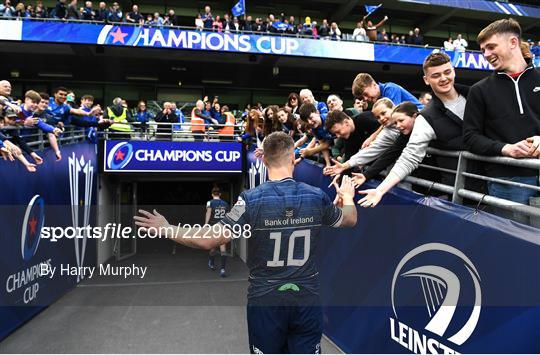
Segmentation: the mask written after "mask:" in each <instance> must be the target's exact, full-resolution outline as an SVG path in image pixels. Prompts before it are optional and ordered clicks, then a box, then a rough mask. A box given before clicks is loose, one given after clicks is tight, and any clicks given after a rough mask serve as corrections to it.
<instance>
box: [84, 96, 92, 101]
mask: <svg viewBox="0 0 540 355" xmlns="http://www.w3.org/2000/svg"><path fill="white" fill-rule="evenodd" d="M82 100H90V101H94V97H93V96H92V95H83V97H81V101H82Z"/></svg>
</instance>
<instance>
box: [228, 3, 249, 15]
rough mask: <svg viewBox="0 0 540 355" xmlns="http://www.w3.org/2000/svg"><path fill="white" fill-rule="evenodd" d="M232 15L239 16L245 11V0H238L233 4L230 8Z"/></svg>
mask: <svg viewBox="0 0 540 355" xmlns="http://www.w3.org/2000/svg"><path fill="white" fill-rule="evenodd" d="M231 12H232V14H233V16H236V17H238V16H240V15H243V14H245V13H246V3H245V0H238V2H237V3H236V5H234V6H233V8H232V10H231Z"/></svg>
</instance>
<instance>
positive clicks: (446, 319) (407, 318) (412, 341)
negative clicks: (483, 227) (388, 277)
mask: <svg viewBox="0 0 540 355" xmlns="http://www.w3.org/2000/svg"><path fill="white" fill-rule="evenodd" d="M458 275H459V276H458ZM391 297H392V309H393V311H394V317H390V337H391V339H392V340H394V341H396V342H397V343H398V344H400V345H401V346H403V347H405V348H406V349H408V350H410V351H412V352H414V353H417V354H427V353H429V354H437V353H441V352H442V353H445V354H453V353H457V351H456V350H454V349H453V347H455V346H456V345H458V346H461V345H463V344H464V343H465V342H466V341H467V339H469V337H470V336H471V335H472V333H473V332H474V330H475V328H476V325H477V323H478V319H479V317H480V309H481V303H482V291H481V288H480V276H479V274H478V271H477V269H476V267H475V266H474V265H473V263H472V262H471V260H470V259H469V258H468V257H467V256H466V255H465V254H463V253H462V252H461V251H460V250H458V249H456V248H454V247H451V246H449V245H446V244H441V243H429V244H424V245H421V246H419V247H417V248H415V249H413V250H411V251H410V252H409V253H407V255H405V256H404V257H403V259H401V261H400V262H399V264H398V266H397V267H396V271H395V272H394V276H393V279H392V289H391ZM411 303H412V304H411ZM458 305H459V307H458ZM421 328H423V331H422V330H421V331H418V330H417V329H421ZM426 331H427V332H426ZM433 335H436V337H432V336H433Z"/></svg>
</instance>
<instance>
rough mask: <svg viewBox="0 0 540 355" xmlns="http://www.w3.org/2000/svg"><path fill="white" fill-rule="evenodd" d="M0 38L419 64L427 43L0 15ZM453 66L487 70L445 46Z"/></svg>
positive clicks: (478, 58)
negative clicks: (16, 18)
mask: <svg viewBox="0 0 540 355" xmlns="http://www.w3.org/2000/svg"><path fill="white" fill-rule="evenodd" d="M0 40H10V41H29V42H40V43H46V42H49V43H79V44H92V45H96V44H99V45H108V46H126V47H145V48H170V49H181V50H198V51H210V52H231V53H251V54H260V55H286V56H298V57H315V58H328V59H345V60H359V61H369V62H382V63H400V64H412V65H421V64H422V62H423V60H424V58H425V57H426V56H427V55H428V54H430V53H432V52H433V51H434V50H440V49H433V48H425V47H413V46H405V45H392V44H381V43H369V42H353V41H326V40H318V39H311V38H297V37H290V36H283V37H281V36H271V35H263V34H261V35H259V34H242V33H221V32H207V31H194V30H180V29H173V28H160V27H144V26H126V25H103V24H84V23H61V22H42V21H30V20H26V21H8V20H0ZM448 54H449V55H450V56H451V57H452V63H453V64H454V66H455V67H456V68H464V69H473V70H492V67H491V65H490V64H489V63H488V62H487V61H486V60H485V58H484V57H483V56H482V54H481V53H480V52H472V51H466V52H457V51H456V52H448Z"/></svg>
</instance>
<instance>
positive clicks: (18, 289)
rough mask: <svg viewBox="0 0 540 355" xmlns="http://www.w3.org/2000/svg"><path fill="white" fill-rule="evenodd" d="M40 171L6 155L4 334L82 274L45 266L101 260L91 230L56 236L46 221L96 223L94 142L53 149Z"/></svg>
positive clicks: (0, 170)
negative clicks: (49, 234) (47, 234)
mask: <svg viewBox="0 0 540 355" xmlns="http://www.w3.org/2000/svg"><path fill="white" fill-rule="evenodd" d="M40 155H41V157H42V158H43V160H44V163H43V164H42V165H39V166H38V170H37V172H35V173H30V172H28V171H26V169H25V168H24V167H23V165H22V164H15V163H11V162H4V161H1V160H0V181H1V184H2V193H0V226H1V228H0V340H1V339H3V338H5V337H6V336H7V335H8V334H9V333H11V332H12V331H13V330H15V329H16V328H17V327H19V326H20V325H21V324H23V323H24V322H26V321H27V320H29V319H30V318H32V317H33V316H34V315H35V314H36V313H38V312H39V311H41V310H42V309H44V308H45V307H46V306H48V305H50V304H52V303H53V302H54V301H56V300H57V299H58V298H60V297H61V296H62V295H64V294H65V293H66V292H68V291H69V290H70V289H71V288H73V287H74V286H75V285H76V284H77V283H78V282H79V281H81V279H80V277H77V276H68V275H63V276H60V275H56V276H54V277H50V276H49V275H46V274H45V273H44V272H43V270H44V268H45V269H46V268H51V267H59V266H60V265H70V266H73V267H86V266H95V263H96V245H95V242H90V241H89V240H88V238H87V236H86V235H85V236H84V237H83V238H78V239H67V238H64V239H59V240H58V241H56V242H51V240H50V239H45V238H42V234H41V231H42V228H44V227H61V228H67V227H83V226H86V225H94V221H95V210H94V208H93V207H95V204H96V196H97V191H96V180H97V170H98V169H97V159H96V152H95V146H94V145H92V144H88V143H81V144H77V145H68V146H65V147H62V156H63V159H62V160H61V161H59V162H57V161H56V157H55V155H54V152H53V151H52V150H50V149H47V150H46V151H44V152H43V154H41V153H40Z"/></svg>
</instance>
